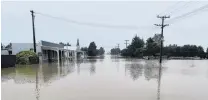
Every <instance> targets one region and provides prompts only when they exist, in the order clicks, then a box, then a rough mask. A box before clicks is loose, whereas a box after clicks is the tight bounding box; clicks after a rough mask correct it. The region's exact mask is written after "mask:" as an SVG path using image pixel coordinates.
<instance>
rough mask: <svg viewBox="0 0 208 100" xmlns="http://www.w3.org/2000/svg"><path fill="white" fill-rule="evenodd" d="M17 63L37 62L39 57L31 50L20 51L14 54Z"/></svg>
mask: <svg viewBox="0 0 208 100" xmlns="http://www.w3.org/2000/svg"><path fill="white" fill-rule="evenodd" d="M16 63H17V64H37V63H39V58H38V56H37V54H36V53H35V52H33V51H21V52H19V53H18V54H17V55H16Z"/></svg>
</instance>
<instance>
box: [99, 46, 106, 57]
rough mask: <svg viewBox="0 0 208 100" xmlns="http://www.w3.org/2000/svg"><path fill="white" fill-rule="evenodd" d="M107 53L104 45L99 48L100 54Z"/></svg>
mask: <svg viewBox="0 0 208 100" xmlns="http://www.w3.org/2000/svg"><path fill="white" fill-rule="evenodd" d="M104 53H105V50H104V48H103V47H100V49H99V50H98V55H103V54H104Z"/></svg>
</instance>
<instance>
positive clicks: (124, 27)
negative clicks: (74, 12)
mask: <svg viewBox="0 0 208 100" xmlns="http://www.w3.org/2000/svg"><path fill="white" fill-rule="evenodd" d="M35 13H36V14H39V15H42V16H45V17H50V18H53V19H57V20H62V21H65V22H69V23H73V24H78V25H86V26H92V27H104V28H117V29H130V30H138V29H141V28H144V27H146V26H141V27H137V26H125V25H123V26H121V25H109V24H100V23H91V22H80V21H75V20H70V19H66V18H63V17H56V16H52V15H49V14H43V13H40V12H35Z"/></svg>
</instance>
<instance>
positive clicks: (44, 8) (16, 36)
mask: <svg viewBox="0 0 208 100" xmlns="http://www.w3.org/2000/svg"><path fill="white" fill-rule="evenodd" d="M206 4H208V2H202V1H201V2H178V1H177V2H173V1H172V2H171V1H169V2H164V1H154V2H153V1H148V2H142V1H137V2H136V1H134V2H127V1H126V2H110V1H108V2H95V1H93V2H72V1H71V2H66V1H65V2H63V1H62V2H59V1H53V2H50V1H47V2H46V1H45V2H40V1H34V2H26V1H24V2H2V15H1V16H2V32H1V40H2V43H4V44H7V43H9V42H18V43H28V42H30V43H32V21H31V14H30V10H31V9H33V10H34V11H35V12H39V13H43V14H49V15H52V16H55V17H62V18H65V19H69V20H74V21H78V22H81V23H90V24H92V23H93V24H96V25H98V26H94V25H86V24H76V23H70V22H66V21H62V20H58V19H53V18H50V17H46V16H43V15H40V14H35V29H36V40H37V41H39V40H46V41H51V42H57V43H58V42H69V43H71V44H72V45H76V40H77V38H79V40H80V45H81V46H82V47H83V46H88V45H89V43H90V42H91V41H95V43H96V44H97V46H98V47H100V46H103V47H104V48H105V49H107V50H109V49H110V48H113V47H115V46H116V45H117V43H119V44H120V47H121V48H124V47H125V44H124V40H131V39H132V37H133V36H135V35H136V34H137V35H138V36H140V37H141V38H143V39H144V40H146V39H147V38H148V37H150V36H153V35H154V34H155V33H160V31H161V30H160V28H159V27H156V26H154V25H153V24H160V23H161V19H158V18H157V17H156V16H157V14H160V13H162V14H166V15H169V14H171V13H172V14H171V16H170V17H171V18H174V17H177V16H179V15H182V14H184V13H188V12H190V11H193V10H194V9H197V8H199V7H201V6H204V5H206ZM163 12H164V13H163ZM171 18H170V19H171ZM207 18H208V8H207V9H204V10H201V11H199V12H197V13H194V15H191V16H186V17H183V18H182V19H179V20H176V21H173V23H172V24H171V23H170V26H168V27H165V29H164V37H165V45H168V44H178V45H184V44H196V45H202V46H203V47H204V48H207V47H208V19H207ZM168 20H169V19H167V20H166V21H167V22H166V23H167V24H168ZM103 24H104V25H105V26H104V25H103ZM110 26H112V27H110Z"/></svg>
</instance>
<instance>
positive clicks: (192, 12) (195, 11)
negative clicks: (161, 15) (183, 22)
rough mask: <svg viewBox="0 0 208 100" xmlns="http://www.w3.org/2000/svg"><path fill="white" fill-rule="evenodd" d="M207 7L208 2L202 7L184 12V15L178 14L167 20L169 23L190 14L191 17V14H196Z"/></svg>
mask: <svg viewBox="0 0 208 100" xmlns="http://www.w3.org/2000/svg"><path fill="white" fill-rule="evenodd" d="M206 8H208V4H206V5H204V6H201V7H199V8H197V9H194V10H192V11H190V12H188V13H185V14H182V15H179V16H176V17H174V18H172V19H170V20H168V21H167V22H168V23H173V22H174V21H176V20H179V19H182V18H186V17H188V16H189V17H190V16H193V15H196V14H197V13H198V12H200V11H202V10H204V9H206Z"/></svg>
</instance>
